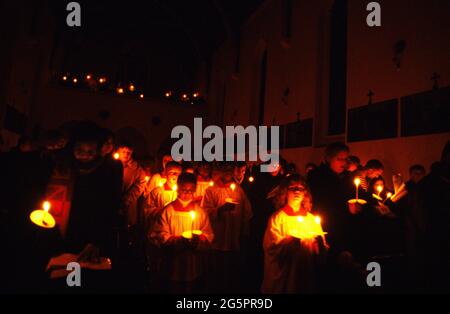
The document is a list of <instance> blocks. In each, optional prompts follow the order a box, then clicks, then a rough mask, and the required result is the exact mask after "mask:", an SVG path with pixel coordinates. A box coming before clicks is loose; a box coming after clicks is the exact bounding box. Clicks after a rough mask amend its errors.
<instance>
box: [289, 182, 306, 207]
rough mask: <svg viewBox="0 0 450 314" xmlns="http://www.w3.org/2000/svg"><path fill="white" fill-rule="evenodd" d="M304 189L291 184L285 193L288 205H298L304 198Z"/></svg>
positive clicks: (300, 185) (296, 184)
mask: <svg viewBox="0 0 450 314" xmlns="http://www.w3.org/2000/svg"><path fill="white" fill-rule="evenodd" d="M305 190H306V189H305V187H304V186H303V185H302V184H300V183H295V182H294V183H292V184H291V185H290V186H289V188H288V191H287V202H288V204H300V203H301V202H302V201H303V198H304V196H305Z"/></svg>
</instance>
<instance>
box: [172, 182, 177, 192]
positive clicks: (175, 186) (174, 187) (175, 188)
mask: <svg viewBox="0 0 450 314" xmlns="http://www.w3.org/2000/svg"><path fill="white" fill-rule="evenodd" d="M177 190H178V186H177V185H176V184H175V185H174V186H173V187H172V191H174V192H176V191H177Z"/></svg>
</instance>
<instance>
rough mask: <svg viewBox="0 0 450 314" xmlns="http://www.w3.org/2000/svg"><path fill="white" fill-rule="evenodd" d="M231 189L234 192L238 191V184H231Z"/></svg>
mask: <svg viewBox="0 0 450 314" xmlns="http://www.w3.org/2000/svg"><path fill="white" fill-rule="evenodd" d="M230 189H231V191H233V192H234V189H236V184H234V183H231V184H230Z"/></svg>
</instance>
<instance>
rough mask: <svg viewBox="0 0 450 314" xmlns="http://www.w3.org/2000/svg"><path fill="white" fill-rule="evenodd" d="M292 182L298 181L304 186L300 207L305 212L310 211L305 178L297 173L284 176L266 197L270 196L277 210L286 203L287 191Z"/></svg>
mask: <svg viewBox="0 0 450 314" xmlns="http://www.w3.org/2000/svg"><path fill="white" fill-rule="evenodd" d="M293 183H300V184H301V185H303V186H304V187H305V191H304V192H303V200H302V203H301V204H300V207H301V208H302V209H304V210H306V211H307V212H310V211H311V209H312V196H311V192H310V191H309V188H308V185H307V184H306V180H305V179H304V178H303V177H302V176H300V175H298V174H294V175H290V176H289V177H286V178H284V179H283V180H282V181H281V183H280V184H279V185H278V187H276V189H275V190H274V191H272V193H270V195H269V197H268V198H272V202H273V204H274V206H275V208H276V209H277V210H278V209H280V208H283V207H284V206H286V204H287V193H288V189H289V186H290V185H292V184H293Z"/></svg>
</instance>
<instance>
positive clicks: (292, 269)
mask: <svg viewBox="0 0 450 314" xmlns="http://www.w3.org/2000/svg"><path fill="white" fill-rule="evenodd" d="M274 201H275V205H276V208H278V210H277V211H276V212H275V213H274V214H273V215H272V217H271V218H270V220H269V223H268V226H267V229H266V233H265V235H264V242H263V247H264V280H263V284H262V287H261V291H262V292H263V293H269V294H271V293H308V292H309V293H310V292H314V291H315V290H316V280H315V271H316V269H315V258H314V256H316V255H317V254H319V252H320V247H323V246H322V245H326V241H323V240H324V239H325V238H324V237H325V236H324V235H323V231H322V228H321V226H320V219H319V218H316V217H314V216H313V215H312V214H311V213H310V210H311V207H312V204H311V195H310V193H309V191H308V188H307V186H306V182H305V181H304V180H303V179H302V178H301V177H300V176H299V175H291V176H289V177H287V178H286V179H284V180H283V181H282V183H281V184H280V186H279V189H278V193H277V195H276V196H275V198H274ZM310 221H314V223H315V224H317V227H316V228H314V230H312V231H314V232H316V233H317V234H318V236H319V239H322V240H318V238H317V237H315V236H314V235H312V236H311V237H307V238H303V239H301V240H300V239H299V238H298V237H297V235H296V234H298V233H299V232H300V230H301V228H302V226H301V224H302V223H306V222H310ZM305 231H306V230H303V233H305ZM320 233H322V235H319V234H320Z"/></svg>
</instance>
